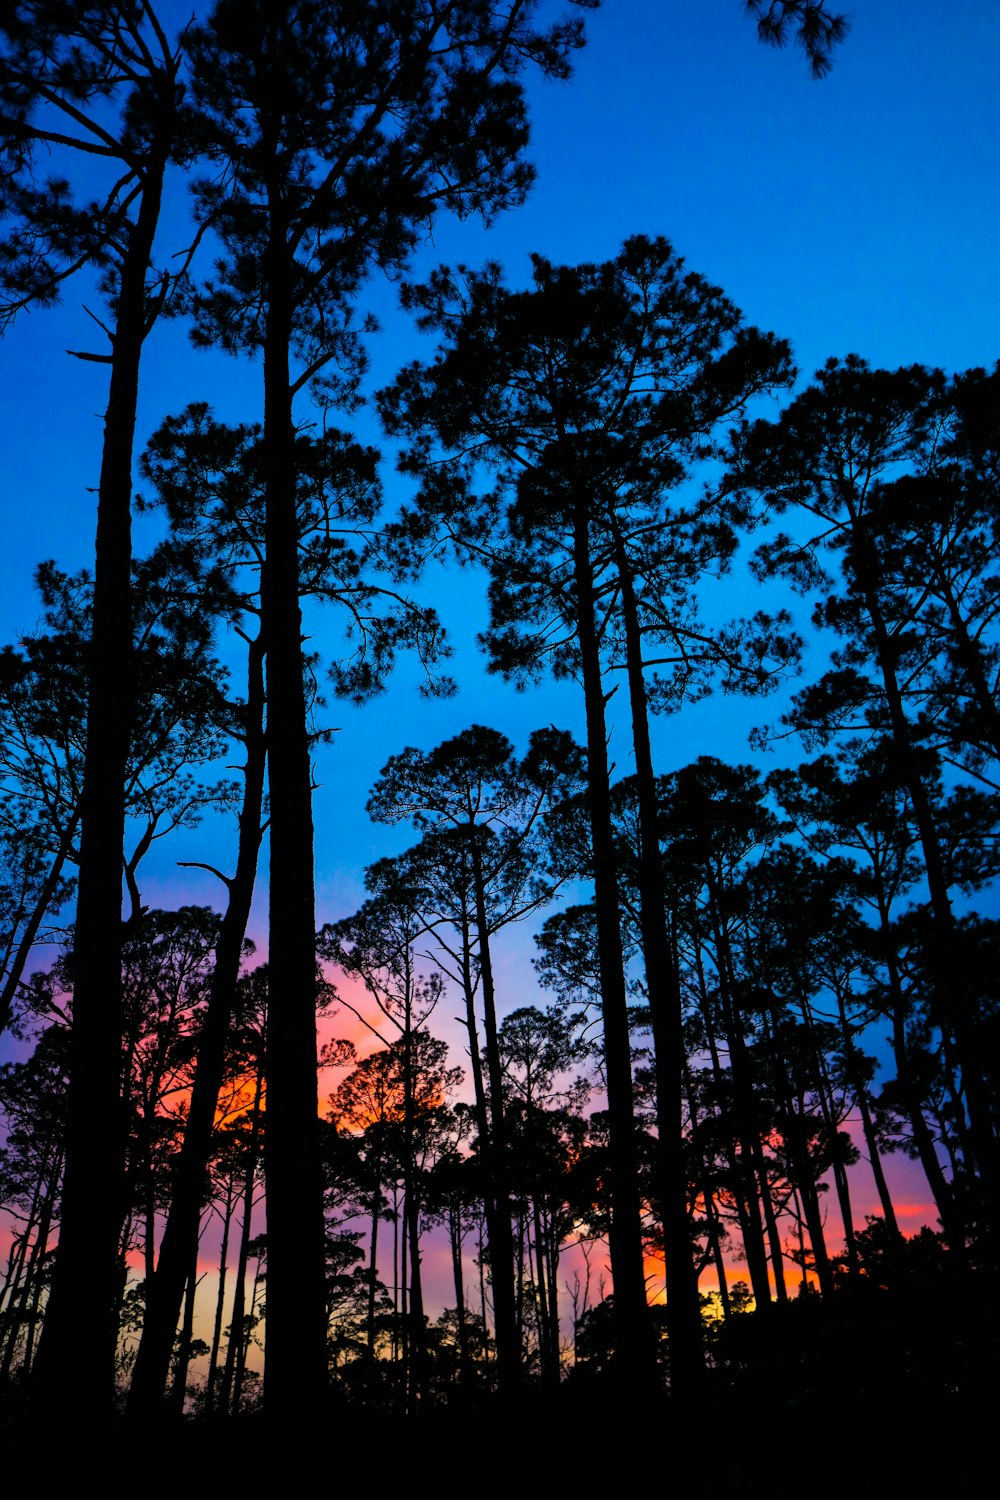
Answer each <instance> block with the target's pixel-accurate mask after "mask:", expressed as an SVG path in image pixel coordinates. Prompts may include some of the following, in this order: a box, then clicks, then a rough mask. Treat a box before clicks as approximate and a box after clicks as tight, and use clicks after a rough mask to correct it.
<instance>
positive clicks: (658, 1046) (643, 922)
mask: <svg viewBox="0 0 1000 1500" xmlns="http://www.w3.org/2000/svg"><path fill="white" fill-rule="evenodd" d="M610 520H611V527H612V534H613V536H614V543H615V555H616V560H617V565H618V580H619V585H620V588H621V612H622V620H623V623H624V626H625V665H626V674H627V677H628V686H629V703H630V705H631V711H632V745H633V749H634V751H635V785H636V794H637V800H638V804H639V913H640V918H639V920H640V931H641V934H642V952H643V960H644V963H645V969H646V991H647V995H648V999H649V1012H650V1018H651V1021H652V1027H653V1046H654V1053H655V1080H656V1118H657V1158H658V1163H659V1177H660V1197H661V1200H662V1205H663V1252H664V1262H665V1269H666V1280H667V1327H668V1329H669V1334H670V1390H671V1394H672V1395H674V1396H678V1397H684V1398H686V1397H687V1396H689V1395H691V1394H692V1392H693V1391H694V1390H695V1389H696V1388H697V1387H698V1385H699V1384H700V1377H701V1374H702V1372H703V1370H704V1364H705V1356H704V1350H703V1345H702V1328H701V1305H700V1303H699V1300H698V1277H697V1274H696V1272H695V1269H694V1261H693V1258H692V1254H691V1229H690V1224H689V1220H688V1206H687V1186H688V1184H687V1170H686V1161H685V1152H684V1068H685V1064H686V1062H687V1053H686V1050H685V1046H684V1027H683V1016H682V1012H681V991H680V983H679V979H678V973H677V966H676V963H675V961H674V956H673V954H672V952H671V946H670V941H669V938H668V935H667V919H666V906H665V901H664V895H663V865H662V860H661V856H660V838H659V799H658V797H657V794H656V777H655V774H654V771H653V752H652V746H651V744H650V738H649V708H648V702H647V698H646V684H645V680H644V677H643V667H642V633H641V630H640V627H639V611H638V605H637V602H636V597H635V588H634V586H633V580H632V568H631V564H630V562H629V558H628V554H627V552H626V549H625V544H624V540H623V538H622V535H621V532H620V530H619V527H618V525H617V522H616V521H615V518H614V516H613V515H612V516H611V518H610Z"/></svg>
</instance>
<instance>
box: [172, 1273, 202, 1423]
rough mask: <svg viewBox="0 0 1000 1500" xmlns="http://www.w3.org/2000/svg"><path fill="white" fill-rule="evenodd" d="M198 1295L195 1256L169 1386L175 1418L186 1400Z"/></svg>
mask: <svg viewBox="0 0 1000 1500" xmlns="http://www.w3.org/2000/svg"><path fill="white" fill-rule="evenodd" d="M197 1295H198V1256H197V1253H196V1254H195V1258H194V1264H193V1265H192V1267H191V1270H190V1273H189V1275H188V1279H187V1286H186V1287H185V1288H184V1317H183V1319H182V1320H181V1336H180V1348H179V1349H178V1351H177V1363H176V1365H175V1366H174V1377H173V1380H172V1382H171V1385H170V1408H171V1411H172V1412H173V1415H174V1416H175V1417H183V1415H184V1402H185V1399H186V1398H187V1377H188V1367H189V1365H190V1363H191V1340H192V1338H193V1337H194V1303H195V1298H196V1297H197Z"/></svg>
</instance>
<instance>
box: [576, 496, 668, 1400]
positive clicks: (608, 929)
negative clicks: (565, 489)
mask: <svg viewBox="0 0 1000 1500" xmlns="http://www.w3.org/2000/svg"><path fill="white" fill-rule="evenodd" d="M573 572H574V584H575V590H576V612H577V633H578V638H579V643H580V667H581V675H582V677H583V693H584V703H585V707H586V717H587V784H588V803H589V813H590V837H591V848H592V852H593V860H594V906H595V913H596V922H597V958H598V967H599V971H600V982H601V1016H602V1021H603V1029H604V1066H605V1075H606V1081H607V1092H608V1120H609V1157H610V1188H611V1228H610V1231H609V1235H608V1241H609V1247H610V1251H611V1274H612V1277H613V1278H614V1293H615V1301H614V1315H615V1347H616V1354H617V1358H618V1362H619V1370H620V1373H621V1376H622V1384H623V1387H624V1388H625V1391H626V1392H627V1391H628V1389H629V1388H632V1389H633V1390H635V1391H636V1392H637V1393H638V1392H645V1391H646V1390H647V1389H648V1382H649V1380H650V1379H651V1377H652V1371H653V1341H652V1333H651V1328H650V1322H649V1312H648V1307H647V1303H646V1278H645V1269H644V1264H643V1245H642V1226H641V1220H640V1195H639V1162H638V1148H637V1141H636V1130H635V1114H634V1106H633V1092H632V1047H631V1038H630V1036H629V1025H628V1000H627V996H626V992H625V963H624V956H623V953H622V940H621V928H620V926H619V895H618V874H617V864H616V859H615V847H614V835H613V832H612V822H611V788H610V768H609V765H608V747H607V729H606V726H605V719H604V703H605V699H604V683H603V680H602V675H601V653H600V643H599V640H598V635H597V627H596V623H595V603H596V600H595V591H594V576H593V566H592V561H591V556H590V543H589V536H588V525H587V509H586V506H585V504H583V503H582V502H578V503H577V504H576V506H575V507H574V512H573Z"/></svg>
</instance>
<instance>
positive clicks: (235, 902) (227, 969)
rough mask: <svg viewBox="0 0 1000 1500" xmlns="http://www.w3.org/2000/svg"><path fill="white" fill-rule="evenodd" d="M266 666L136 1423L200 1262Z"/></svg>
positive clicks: (257, 822)
mask: <svg viewBox="0 0 1000 1500" xmlns="http://www.w3.org/2000/svg"><path fill="white" fill-rule="evenodd" d="M263 658H264V646H263V640H262V639H261V638H259V637H258V639H257V640H255V641H251V642H250V643H249V651H248V658H247V705H246V713H245V732H244V743H245V746H246V757H247V758H246V765H245V767H244V772H243V775H244V783H243V803H242V806H241V809H240V815H239V841H238V846H237V855H236V872H235V874H234V875H233V877H232V879H231V880H230V881H228V882H227V885H228V891H229V900H228V902H227V904H226V912H225V915H224V916H223V918H222V923H221V925H220V928H219V939H218V943H217V945H216V949H215V967H214V970H213V973H212V985H211V989H210V991H209V997H208V1006H207V1008H206V1012H205V1019H204V1022H203V1025H202V1030H201V1036H200V1038H199V1045H198V1061H197V1065H196V1068H195V1075H194V1083H193V1085H192V1089H191V1102H190V1105H189V1108H188V1118H187V1123H186V1125H185V1127H184V1139H183V1141H182V1143H181V1149H180V1152H179V1153H178V1157H177V1164H176V1166H175V1168H174V1180H173V1192H172V1196H171V1200H170V1209H169V1212H168V1214H167V1222H166V1226H165V1228H164V1232H163V1241H162V1243H161V1245H160V1254H159V1259H158V1263H157V1267H156V1274H155V1275H154V1277H153V1279H152V1282H151V1283H150V1284H149V1286H148V1292H147V1304H146V1318H145V1321H144V1323H143V1330H142V1337H141V1339H140V1341H139V1348H138V1351H137V1353H136V1360H135V1368H134V1370H133V1373H132V1386H131V1389H130V1391H129V1399H128V1408H127V1410H128V1414H129V1416H130V1417H131V1416H139V1415H141V1414H143V1413H146V1414H149V1413H150V1412H152V1411H154V1410H155V1409H156V1408H157V1406H158V1405H159V1401H160V1398H161V1396H162V1393H163V1388H164V1385H165V1383H166V1379H167V1373H168V1371H169V1368H170V1351H171V1348H172V1347H173V1338H174V1330H175V1329H176V1327H177V1318H178V1314H179V1312H180V1307H181V1298H182V1296H183V1290H184V1280H185V1277H186V1274H187V1272H186V1270H185V1267H186V1266H190V1264H191V1256H192V1254H194V1255H195V1256H197V1246H198V1231H199V1225H200V1221H201V1208H202V1203H203V1201H204V1196H205V1184H206V1180H207V1175H208V1163H209V1158H210V1156H211V1151H212V1138H213V1134H214V1130H215V1114H216V1110H217V1108H218V1104H219V1094H220V1092H221V1089H222V1084H223V1080H224V1078H225V1071H226V1046H227V1043H228V1039H229V1032H230V1026H231V1022H232V1015H233V1006H234V1004H235V1000H236V989H237V984H238V981H239V976H240V966H241V964H242V961H243V944H244V941H245V939H246V930H247V923H248V922H249V920H250V908H251V905H252V903H253V893H254V886H255V884H256V879H257V859H258V855H259V853H260V844H261V837H262V835H261V820H262V808H263V800H264V765H265V740H264V675H263V671H264V663H263ZM192 1245H193V1246H194V1250H192Z"/></svg>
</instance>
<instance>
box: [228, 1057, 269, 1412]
mask: <svg viewBox="0 0 1000 1500" xmlns="http://www.w3.org/2000/svg"><path fill="white" fill-rule="evenodd" d="M262 1088H263V1074H262V1073H261V1071H260V1069H259V1068H258V1071H257V1078H256V1082H255V1086H254V1096H253V1112H252V1115H251V1124H250V1140H249V1142H248V1143H247V1162H246V1172H245V1174H244V1178H243V1224H242V1227H241V1229H240V1250H239V1256H238V1258H237V1262H236V1278H235V1282H234V1287H233V1311H232V1314H231V1316H230V1320H229V1342H228V1344H227V1345H226V1363H225V1366H224V1368H223V1372H222V1385H221V1387H220V1390H219V1410H220V1411H222V1412H223V1413H228V1412H229V1410H230V1392H232V1391H233V1390H234V1377H236V1383H237V1385H238V1383H239V1379H238V1371H237V1362H238V1359H239V1358H240V1357H242V1349H243V1340H244V1327H243V1325H244V1321H245V1319H244V1307H245V1305H246V1281H247V1266H248V1264H249V1261H250V1239H251V1220H252V1218H253V1200H254V1186H255V1183H256V1179H257V1143H258V1137H259V1132H260V1116H261V1108H260V1100H261V1092H262ZM232 1410H233V1413H235V1412H237V1411H239V1396H238V1394H234V1395H233V1397H232Z"/></svg>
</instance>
